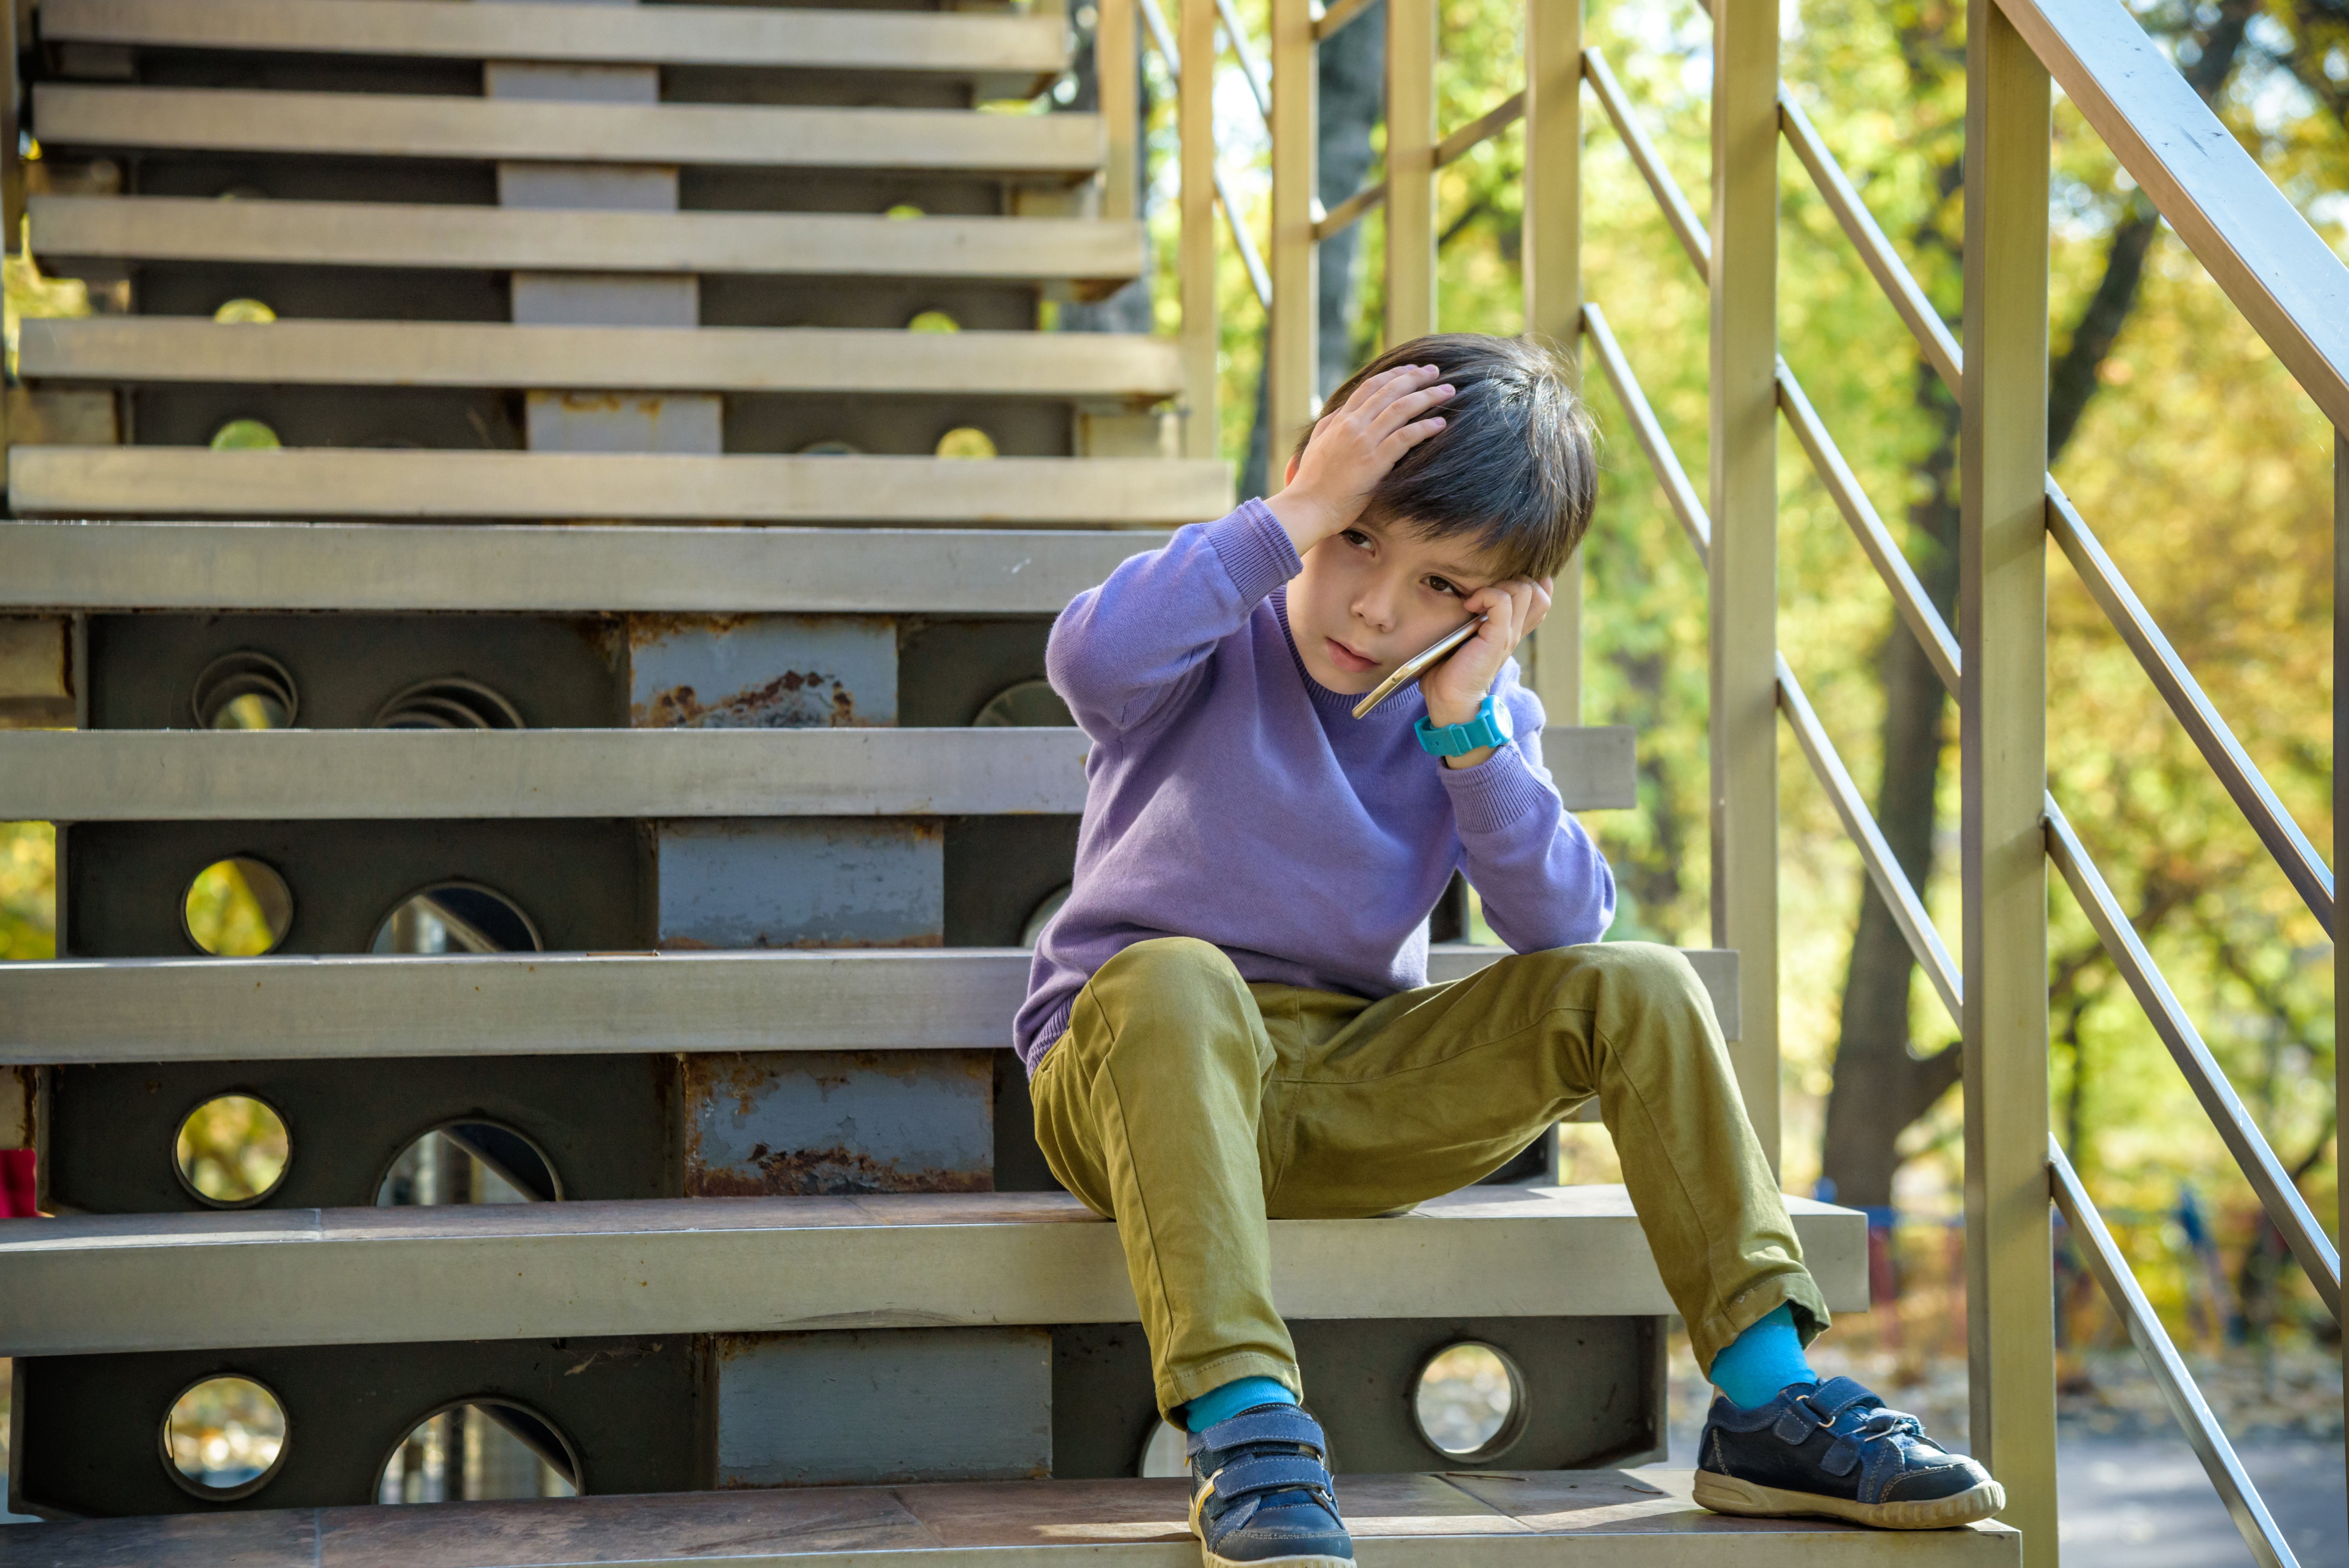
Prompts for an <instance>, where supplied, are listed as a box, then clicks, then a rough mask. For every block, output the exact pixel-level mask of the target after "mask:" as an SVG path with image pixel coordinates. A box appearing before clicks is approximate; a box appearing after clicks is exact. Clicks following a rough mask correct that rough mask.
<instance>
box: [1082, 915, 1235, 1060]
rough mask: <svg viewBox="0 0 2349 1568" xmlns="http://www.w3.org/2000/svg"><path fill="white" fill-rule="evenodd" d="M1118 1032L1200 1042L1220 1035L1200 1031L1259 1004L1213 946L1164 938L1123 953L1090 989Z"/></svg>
mask: <svg viewBox="0 0 2349 1568" xmlns="http://www.w3.org/2000/svg"><path fill="white" fill-rule="evenodd" d="M1086 990H1088V991H1089V992H1091V993H1092V995H1093V998H1094V1000H1095V1001H1097V1002H1099V1003H1100V1004H1101V1006H1102V1010H1103V1012H1104V1013H1106V1014H1108V1015H1109V1016H1110V1018H1111V1020H1112V1024H1113V1026H1115V1028H1116V1032H1117V1033H1118V1034H1119V1035H1121V1036H1123V1035H1125V1034H1128V1033H1132V1032H1134V1031H1136V1030H1143V1031H1148V1032H1152V1033H1159V1032H1166V1033H1170V1034H1171V1035H1172V1036H1173V1037H1175V1038H1177V1039H1182V1040H1186V1041H1195V1040H1197V1039H1199V1038H1201V1037H1209V1036H1213V1035H1215V1034H1216V1033H1218V1032H1219V1031H1216V1030H1214V1029H1211V1028H1204V1029H1203V1028H1202V1027H1200V1026H1201V1025H1203V1024H1208V1023H1211V1022H1214V1021H1219V1020H1223V1021H1231V1020H1237V1019H1239V1018H1241V1017H1243V1016H1245V1014H1246V1012H1247V1010H1248V1009H1250V1008H1252V1007H1253V1006H1254V998H1253V997H1251V996H1250V995H1249V994H1248V988H1247V981H1245V980H1243V979H1241V978H1240V972H1239V970H1238V969H1237V968H1236V967H1235V966H1234V965H1233V964H1232V961H1231V960H1230V959H1229V958H1227V957H1226V956H1225V955H1224V954H1223V952H1222V951H1221V950H1220V949H1218V948H1217V947H1216V945H1215V944H1213V943H1207V942H1202V941H1200V940H1198V939H1197V938H1196V937H1191V936H1160V937H1154V938H1152V939H1151V940H1150V941H1147V942H1137V943H1135V944H1133V945H1132V946H1130V947H1125V948H1122V949H1120V950H1119V951H1118V952H1117V953H1116V954H1114V955H1113V956H1112V957H1111V959H1110V960H1109V962H1107V963H1106V964H1103V965H1102V966H1101V968H1100V969H1098V970H1097V971H1095V972H1094V974H1093V977H1092V982H1091V983H1090V984H1089V985H1087V986H1086Z"/></svg>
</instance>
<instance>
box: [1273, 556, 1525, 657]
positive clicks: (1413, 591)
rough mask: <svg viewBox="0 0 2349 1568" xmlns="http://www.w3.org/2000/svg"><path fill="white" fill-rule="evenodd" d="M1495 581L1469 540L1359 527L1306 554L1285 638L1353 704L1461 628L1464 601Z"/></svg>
mask: <svg viewBox="0 0 2349 1568" xmlns="http://www.w3.org/2000/svg"><path fill="white" fill-rule="evenodd" d="M1500 580H1501V566H1500V562H1499V561H1498V559H1497V556H1496V553H1495V552H1494V551H1492V550H1489V549H1486V548H1484V547H1482V546H1480V545H1478V544H1477V543H1476V542H1475V540H1473V539H1469V538H1464V537H1463V536H1461V535H1458V534H1454V535H1452V536H1451V537H1449V538H1443V539H1430V538H1427V537H1425V536H1424V535H1423V534H1421V533H1420V532H1419V531H1416V530H1415V529H1413V528H1411V527H1408V526H1407V525H1405V524H1403V523H1402V522H1395V521H1387V522H1369V521H1360V520H1357V521H1355V523H1354V524H1353V526H1352V527H1350V528H1347V529H1343V530H1340V531H1339V532H1337V533H1334V534H1331V535H1330V537H1329V538H1327V539H1325V540H1323V541H1322V542H1320V543H1319V544H1317V545H1315V546H1314V547H1313V548H1312V549H1310V550H1309V551H1307V552H1305V570H1304V571H1303V572H1301V573H1299V574H1298V575H1297V577H1296V578H1295V580H1294V581H1292V582H1291V583H1289V585H1288V629H1289V634H1291V635H1292V636H1294V637H1295V638H1296V639H1297V652H1298V655H1299V657H1300V658H1302V659H1303V660H1304V661H1305V669H1306V673H1307V674H1309V675H1310V676H1312V677H1313V678H1314V679H1315V680H1317V681H1319V682H1320V683H1321V684H1322V685H1323V686H1327V687H1329V688H1330V690H1331V691H1334V692H1344V693H1346V694H1348V695H1350V696H1351V695H1356V694H1359V693H1361V692H1366V691H1369V690H1370V689H1371V687H1372V686H1377V685H1378V684H1379V683H1380V682H1381V681H1382V680H1384V679H1386V677H1387V676H1388V674H1389V673H1390V672H1392V670H1393V669H1394V667H1395V666H1396V665H1399V664H1401V663H1402V662H1403V661H1404V660H1405V659H1407V658H1409V657H1411V656H1412V655H1413V654H1416V653H1418V652H1420V651H1421V650H1422V649H1423V648H1425V647H1426V646H1427V645H1429V644H1430V643H1433V642H1434V641H1435V640H1436V639H1437V638H1438V637H1441V636H1442V635H1444V633H1446V632H1448V631H1450V630H1452V628H1453V627H1454V626H1457V625H1458V624H1460V623H1461V622H1462V621H1464V620H1465V619H1467V616H1466V614H1464V612H1463V611H1462V609H1461V607H1460V606H1461V601H1462V600H1464V599H1465V598H1467V597H1468V595H1469V594H1471V593H1475V592H1476V590H1478V589H1479V588H1483V587H1485V586H1486V585H1487V584H1489V583H1497V582H1499V581H1500Z"/></svg>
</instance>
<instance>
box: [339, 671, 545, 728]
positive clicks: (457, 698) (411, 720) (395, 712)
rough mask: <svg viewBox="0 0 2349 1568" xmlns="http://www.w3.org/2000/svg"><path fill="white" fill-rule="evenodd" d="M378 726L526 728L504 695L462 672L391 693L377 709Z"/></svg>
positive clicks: (518, 711)
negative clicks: (458, 674)
mask: <svg viewBox="0 0 2349 1568" xmlns="http://www.w3.org/2000/svg"><path fill="white" fill-rule="evenodd" d="M375 727H377V728H378V729H527V728H528V727H529V726H528V725H525V724H524V723H523V721H522V713H521V710H519V709H518V708H516V707H514V705H513V704H512V703H511V702H508V701H507V700H506V699H505V697H504V696H503V695H502V694H501V693H499V692H497V691H495V690H493V689H492V688H491V687H489V686H483V685H482V684H481V682H480V681H477V680H468V679H467V678H466V677H465V676H434V677H433V678H432V679H430V680H429V681H418V682H417V683H416V684H415V685H414V686H409V687H408V688H407V689H406V690H405V691H400V692H396V693H394V694H393V695H392V696H391V697H390V698H389V699H388V700H387V701H386V702H385V703H384V705H383V706H382V707H379V708H378V709H377V710H376V715H375Z"/></svg>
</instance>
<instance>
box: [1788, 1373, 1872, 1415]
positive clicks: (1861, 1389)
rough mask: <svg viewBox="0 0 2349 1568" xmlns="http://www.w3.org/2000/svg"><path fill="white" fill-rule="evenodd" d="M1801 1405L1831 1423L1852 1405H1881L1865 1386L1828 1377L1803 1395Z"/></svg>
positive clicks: (1847, 1379) (1840, 1378)
mask: <svg viewBox="0 0 2349 1568" xmlns="http://www.w3.org/2000/svg"><path fill="white" fill-rule="evenodd" d="M1802 1398H1803V1403H1804V1404H1806V1405H1808V1406H1810V1407H1811V1408H1813V1409H1815V1410H1816V1411H1818V1412H1819V1413H1820V1414H1821V1415H1823V1416H1825V1417H1826V1418H1827V1419H1828V1420H1830V1421H1832V1420H1834V1419H1835V1418H1837V1417H1838V1416H1840V1415H1842V1414H1843V1413H1844V1412H1845V1411H1846V1410H1848V1409H1850V1408H1852V1407H1853V1406H1854V1405H1863V1404H1866V1405H1881V1404H1883V1403H1884V1401H1883V1400H1881V1399H1879V1398H1877V1397H1876V1395H1875V1393H1874V1392H1873V1391H1871V1390H1870V1389H1869V1388H1868V1387H1867V1385H1865V1384H1863V1383H1860V1382H1857V1381H1856V1380H1855V1379H1853V1378H1849V1377H1830V1378H1828V1379H1827V1380H1826V1382H1824V1383H1822V1384H1820V1385H1819V1386H1818V1387H1816V1388H1813V1389H1811V1390H1810V1391H1809V1392H1807V1393H1806V1394H1805V1395H1803V1397H1802Z"/></svg>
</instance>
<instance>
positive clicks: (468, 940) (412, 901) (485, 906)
mask: <svg viewBox="0 0 2349 1568" xmlns="http://www.w3.org/2000/svg"><path fill="white" fill-rule="evenodd" d="M545 946H546V944H545V943H544V942H543V941H542V940H541V939H540V937H539V934H538V925H537V923H536V922H534V921H533V920H532V919H531V918H530V916H529V915H527V914H525V913H523V908H522V905H520V904H518V903H514V901H513V900H512V899H510V898H508V897H507V896H506V895H505V894H503V893H502V892H498V891H497V889H495V888H489V887H483V886H481V884H480V883H479V882H435V883H433V884H432V885H431V886H430V887H427V888H419V889H418V890H417V891H416V892H412V893H409V895H408V896H407V897H406V898H404V899H401V900H400V901H399V902H398V903H396V904H394V905H392V907H391V910H390V912H389V913H387V914H386V915H385V916H384V917H383V919H382V921H381V922H380V923H378V924H377V926H376V928H375V940H374V941H373V942H372V943H371V944H368V948H367V951H368V952H370V953H537V952H541V951H543V949H544V948H545Z"/></svg>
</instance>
